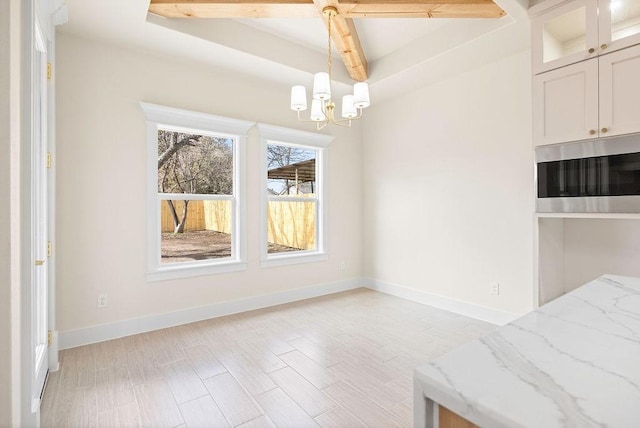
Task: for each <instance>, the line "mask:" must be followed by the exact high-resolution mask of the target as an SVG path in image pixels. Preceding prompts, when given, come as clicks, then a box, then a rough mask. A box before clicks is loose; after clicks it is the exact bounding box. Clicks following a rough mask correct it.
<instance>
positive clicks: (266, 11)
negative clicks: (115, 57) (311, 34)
mask: <svg viewBox="0 0 640 428" xmlns="http://www.w3.org/2000/svg"><path fill="white" fill-rule="evenodd" d="M149 12H151V13H153V14H156V15H160V16H163V17H165V18H317V17H318V8H317V7H316V6H315V5H314V4H313V1H312V0H249V1H232V0H151V3H150V4H149Z"/></svg>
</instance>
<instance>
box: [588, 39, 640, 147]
mask: <svg viewBox="0 0 640 428" xmlns="http://www.w3.org/2000/svg"><path fill="white" fill-rule="evenodd" d="M598 61H599V94H600V97H599V105H600V109H599V113H600V125H599V133H600V136H601V137H606V136H608V135H620V134H630V133H633V132H640V45H639V46H634V47H631V48H628V49H623V50H620V51H616V52H613V53H610V54H608V55H602V56H601V57H600V58H598Z"/></svg>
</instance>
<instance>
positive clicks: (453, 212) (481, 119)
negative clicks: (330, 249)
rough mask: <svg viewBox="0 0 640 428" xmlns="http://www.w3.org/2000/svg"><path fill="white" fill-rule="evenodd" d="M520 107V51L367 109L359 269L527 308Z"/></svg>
mask: <svg viewBox="0 0 640 428" xmlns="http://www.w3.org/2000/svg"><path fill="white" fill-rule="evenodd" d="M530 106H531V64H530V51H529V50H526V51H523V52H520V53H517V54H515V55H511V56H508V57H506V58H504V59H501V60H499V61H496V62H493V63H490V64H488V65H485V66H482V67H480V68H477V69H475V70H472V71H469V72H465V73H463V74H459V75H454V76H452V77H450V78H449V79H447V80H444V81H441V82H439V83H436V84H433V85H430V86H427V87H422V88H417V89H416V90H415V91H413V92H412V93H410V94H407V95H404V96H401V97H399V98H395V99H393V100H392V101H390V102H387V103H385V104H381V105H377V106H373V107H371V108H370V109H369V111H367V116H366V118H365V119H364V120H365V125H364V138H363V147H364V151H363V152H364V164H363V165H364V166H363V168H364V173H363V174H364V183H365V193H364V212H365V213H366V214H365V226H364V229H365V231H364V260H365V262H364V263H365V264H364V269H365V276H367V277H369V278H372V279H373V280H375V281H379V282H381V283H387V284H392V285H399V286H403V287H407V288H410V289H413V290H417V291H419V292H423V293H430V294H436V295H439V296H443V297H446V298H449V299H454V300H459V301H463V302H467V303H472V304H476V305H481V306H485V307H488V308H492V309H496V310H501V311H506V312H512V313H523V312H526V311H528V310H530V309H532V307H533V273H532V269H533V267H532V265H533V243H532V235H533V197H532V195H533V188H532V186H533V163H532V162H533V159H532V156H533V150H532V146H531V107H530ZM492 281H497V282H499V283H500V294H499V295H498V296H495V295H491V294H490V293H489V283H490V282H492Z"/></svg>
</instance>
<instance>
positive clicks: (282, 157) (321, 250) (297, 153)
mask: <svg viewBox="0 0 640 428" xmlns="http://www.w3.org/2000/svg"><path fill="white" fill-rule="evenodd" d="M258 128H259V130H260V137H261V152H262V156H261V162H262V168H261V175H262V186H261V189H262V195H263V197H262V201H261V223H262V228H261V232H262V233H261V239H262V251H261V255H262V257H261V261H262V263H261V265H262V266H263V267H269V266H274V265H283V264H289V263H301V262H312V261H319V260H326V259H327V255H326V250H327V240H326V226H327V225H326V215H325V212H326V202H325V198H326V181H325V169H326V151H327V150H328V149H327V147H328V146H329V143H330V142H331V141H332V140H333V137H331V136H326V135H321V134H315V133H310V132H303V131H296V130H291V129H286V128H278V127H274V126H269V125H263V124H260V125H258Z"/></svg>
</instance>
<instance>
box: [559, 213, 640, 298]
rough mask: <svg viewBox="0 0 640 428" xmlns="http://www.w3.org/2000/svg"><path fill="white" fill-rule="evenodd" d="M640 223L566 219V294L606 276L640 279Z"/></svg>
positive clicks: (638, 221) (635, 221) (634, 221)
mask: <svg viewBox="0 0 640 428" xmlns="http://www.w3.org/2000/svg"><path fill="white" fill-rule="evenodd" d="M639 254H640V220H627V219H625V220H612V219H565V220H564V291H565V292H568V291H571V290H574V289H576V288H578V287H580V286H581V285H584V284H586V283H587V282H589V281H593V280H594V279H596V278H598V277H600V276H602V275H604V274H607V273H609V274H614V275H623V276H634V277H640V261H639V259H638V255H639Z"/></svg>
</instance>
